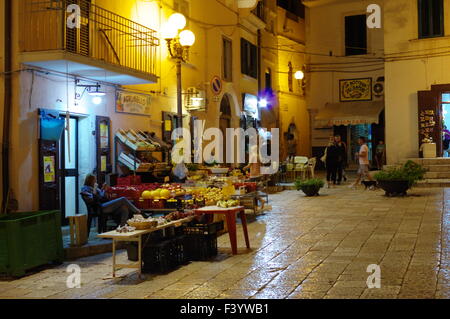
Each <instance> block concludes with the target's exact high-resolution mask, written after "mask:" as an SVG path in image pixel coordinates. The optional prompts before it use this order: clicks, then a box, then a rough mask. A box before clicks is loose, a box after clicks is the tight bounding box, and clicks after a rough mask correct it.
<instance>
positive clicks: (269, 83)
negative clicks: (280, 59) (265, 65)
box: [265, 69, 272, 90]
mask: <svg viewBox="0 0 450 319" xmlns="http://www.w3.org/2000/svg"><path fill="white" fill-rule="evenodd" d="M265 80H266V81H265V82H266V90H272V70H271V69H267V71H266V77H265Z"/></svg>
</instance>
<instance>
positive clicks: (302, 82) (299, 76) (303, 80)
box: [294, 65, 306, 96]
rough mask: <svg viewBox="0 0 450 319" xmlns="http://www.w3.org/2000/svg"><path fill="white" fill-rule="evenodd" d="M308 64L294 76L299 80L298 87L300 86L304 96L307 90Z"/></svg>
mask: <svg viewBox="0 0 450 319" xmlns="http://www.w3.org/2000/svg"><path fill="white" fill-rule="evenodd" d="M305 75H306V65H304V66H303V68H302V70H298V71H297V72H295V74H294V77H295V79H296V80H297V81H298V87H299V88H300V91H301V94H302V96H305V90H306V76H305Z"/></svg>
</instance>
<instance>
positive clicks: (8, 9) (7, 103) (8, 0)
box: [2, 0, 13, 212]
mask: <svg viewBox="0 0 450 319" xmlns="http://www.w3.org/2000/svg"><path fill="white" fill-rule="evenodd" d="M4 3H5V10H4V13H5V16H4V23H5V24H4V27H5V36H4V39H5V40H4V41H5V54H4V55H5V83H4V92H5V94H4V101H3V102H4V103H3V141H2V163H3V164H2V177H3V181H2V182H3V203H2V212H5V211H6V207H7V205H8V203H7V200H8V193H9V188H10V186H9V185H10V175H9V142H10V123H11V121H10V120H11V119H10V118H11V102H12V54H11V51H12V14H13V12H12V0H5V2H4Z"/></svg>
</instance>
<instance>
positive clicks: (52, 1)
mask: <svg viewBox="0 0 450 319" xmlns="http://www.w3.org/2000/svg"><path fill="white" fill-rule="evenodd" d="M20 2H21V32H20V34H21V41H20V49H21V51H22V52H37V51H64V52H67V53H72V54H76V55H79V56H85V57H89V58H92V59H95V60H99V61H103V62H106V63H109V64H112V65H116V66H120V67H123V68H127V69H129V70H131V71H139V72H141V73H146V74H149V75H156V65H157V63H156V59H157V46H158V45H159V39H158V38H157V34H156V31H155V30H152V29H150V28H148V27H145V26H143V25H141V24H139V23H136V22H134V21H132V20H130V19H127V18H125V17H122V16H120V15H117V14H115V13H114V12H111V11H108V10H106V9H103V8H101V7H98V6H96V5H93V4H91V1H90V0H20ZM69 5H78V6H79V8H80V24H79V27H72V25H70V24H69V23H68V20H69V21H74V20H72V19H71V18H72V16H71V15H72V12H67V11H68V10H67V9H68V6H69Z"/></svg>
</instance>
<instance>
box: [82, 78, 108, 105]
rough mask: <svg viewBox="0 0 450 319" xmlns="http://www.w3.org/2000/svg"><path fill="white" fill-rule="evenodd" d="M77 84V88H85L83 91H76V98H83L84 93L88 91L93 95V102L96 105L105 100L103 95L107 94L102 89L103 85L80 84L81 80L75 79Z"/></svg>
mask: <svg viewBox="0 0 450 319" xmlns="http://www.w3.org/2000/svg"><path fill="white" fill-rule="evenodd" d="M75 86H76V87H77V88H79V87H81V88H84V89H83V92H82V93H81V94H80V93H78V92H76V93H75V100H78V101H79V100H81V99H82V98H83V96H84V93H86V92H87V93H88V94H89V96H91V97H92V103H94V104H95V105H99V104H101V103H102V101H103V97H104V96H105V95H106V92H104V91H101V90H100V89H101V85H100V84H99V83H97V84H80V80H76V81H75Z"/></svg>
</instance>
